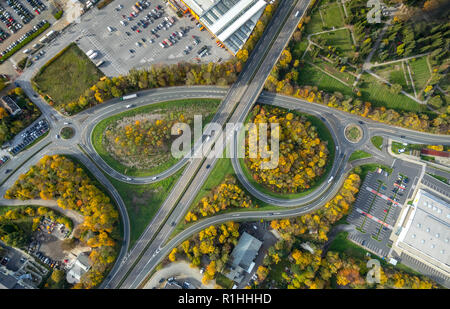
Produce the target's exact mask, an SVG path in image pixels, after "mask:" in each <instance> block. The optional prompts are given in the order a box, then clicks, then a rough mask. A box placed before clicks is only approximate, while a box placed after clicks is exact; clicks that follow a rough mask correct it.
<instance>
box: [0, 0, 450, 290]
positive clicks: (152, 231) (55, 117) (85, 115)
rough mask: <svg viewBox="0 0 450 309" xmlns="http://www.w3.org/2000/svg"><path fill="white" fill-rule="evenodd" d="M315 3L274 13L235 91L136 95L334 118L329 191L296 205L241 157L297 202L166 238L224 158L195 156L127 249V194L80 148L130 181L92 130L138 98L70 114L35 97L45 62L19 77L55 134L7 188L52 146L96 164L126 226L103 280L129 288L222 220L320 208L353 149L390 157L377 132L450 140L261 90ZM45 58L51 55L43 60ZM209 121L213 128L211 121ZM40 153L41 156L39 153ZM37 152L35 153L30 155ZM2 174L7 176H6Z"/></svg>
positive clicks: (223, 111)
mask: <svg viewBox="0 0 450 309" xmlns="http://www.w3.org/2000/svg"><path fill="white" fill-rule="evenodd" d="M286 3H288V4H286ZM308 4H309V1H299V2H298V3H297V4H296V7H295V8H292V5H293V3H292V2H290V1H287V0H285V2H283V3H281V4H280V7H279V9H278V10H277V12H276V13H275V16H274V18H273V19H272V21H271V23H270V24H269V26H268V27H267V29H266V32H265V33H264V35H263V39H262V40H260V41H259V42H258V44H257V46H256V48H255V50H254V52H253V53H252V54H251V56H250V57H249V59H248V61H247V64H246V67H245V68H244V70H243V72H242V73H241V74H240V75H239V78H238V81H237V82H236V83H235V84H234V85H233V86H232V87H231V88H229V90H228V91H227V92H226V91H225V90H224V88H219V87H173V88H161V89H155V90H149V91H145V92H142V93H139V97H138V98H137V99H136V100H135V101H136V104H137V105H145V104H152V103H155V102H160V101H167V100H173V99H176V98H179V97H181V96H182V97H183V98H184V97H186V93H189V95H192V97H204V96H205V95H206V96H207V97H208V96H209V97H223V96H224V95H225V98H224V100H223V101H222V104H221V105H220V107H219V109H218V112H217V114H216V115H215V117H214V119H213V122H217V123H219V124H220V125H222V127H223V126H224V125H225V124H226V123H227V122H232V123H238V122H243V120H244V119H245V117H246V115H247V114H248V112H249V111H250V109H251V108H252V106H253V105H254V103H255V102H256V101H257V99H258V100H259V102H261V103H267V104H276V105H279V106H282V107H287V108H290V109H298V110H300V111H306V112H308V113H312V114H315V115H317V116H319V117H323V120H325V123H326V125H327V126H328V128H329V129H330V131H331V132H332V134H333V138H334V139H335V142H336V144H337V145H338V147H339V148H338V151H337V152H336V156H337V161H336V162H334V165H333V168H332V170H331V172H330V175H335V179H334V181H333V182H332V183H330V184H323V185H322V186H323V187H321V189H322V190H324V192H322V191H321V194H322V195H320V196H317V195H316V192H317V193H319V192H318V191H315V192H314V194H312V195H311V197H309V199H310V201H308V202H307V203H306V201H307V200H302V201H303V202H304V203H306V204H307V205H304V206H302V207H298V205H299V204H297V205H293V204H295V203H293V202H292V201H289V200H288V201H283V200H277V199H273V198H272V197H267V196H264V195H261V193H260V192H258V191H257V190H256V189H255V188H253V187H251V186H249V184H248V183H246V181H245V179H243V178H242V174H241V172H240V171H239V169H238V167H237V166H235V163H233V165H234V166H235V168H236V169H237V171H236V172H237V174H238V176H239V177H240V179H241V181H243V183H244V185H245V186H246V187H247V189H248V190H249V191H250V190H251V192H252V194H255V196H257V197H258V198H261V199H262V200H265V201H266V202H268V203H272V204H277V203H279V204H280V205H284V206H297V207H296V208H289V209H286V210H283V211H279V212H269V211H249V212H239V213H236V214H224V215H219V216H215V217H212V218H208V219H205V220H202V221H200V222H199V223H197V224H195V225H192V226H191V227H189V228H187V229H186V230H184V231H182V232H181V233H180V234H178V235H177V236H176V237H174V238H173V239H171V240H170V241H169V242H168V243H167V244H166V241H167V240H168V238H169V236H170V235H171V233H172V230H173V228H174V226H175V225H174V224H176V223H177V222H178V221H179V220H181V218H182V217H183V215H184V213H185V211H186V209H187V208H188V207H189V205H190V203H191V202H192V200H193V199H194V198H195V196H196V194H197V192H198V190H199V189H200V188H201V186H202V185H203V183H204V181H205V180H206V178H207V177H208V175H209V172H210V171H211V170H212V168H213V167H214V165H215V163H216V162H217V158H206V159H205V158H202V159H192V160H190V161H189V164H188V165H187V166H186V168H185V170H184V172H183V174H182V175H181V177H180V178H179V180H178V182H177V184H176V185H175V187H174V190H172V192H170V193H169V196H168V198H167V199H166V201H165V202H164V204H163V205H162V206H161V207H160V209H159V211H158V212H157V214H156V215H155V217H154V219H153V220H152V222H151V223H150V224H149V225H148V227H147V229H146V230H145V232H144V233H143V234H142V236H141V238H140V239H139V240H138V241H137V242H136V245H135V247H134V248H133V249H132V251H131V252H130V254H128V255H127V254H126V252H127V249H128V243H129V221H128V216H127V214H126V209H125V206H124V205H123V202H121V198H120V196H118V194H116V193H117V192H116V191H115V189H114V187H113V186H112V185H111V184H110V183H109V181H108V180H107V179H106V177H105V176H104V174H103V173H102V172H101V171H100V170H99V169H98V168H97V166H96V165H95V164H94V163H93V162H92V161H90V160H89V159H88V158H87V157H86V156H84V155H83V154H82V153H81V152H80V150H79V149H78V147H77V145H76V144H78V143H80V144H82V145H83V148H84V149H87V152H88V154H89V155H90V156H93V157H94V160H95V162H96V164H98V165H99V166H100V167H101V168H102V169H104V170H106V171H107V173H108V174H110V172H111V176H113V177H117V178H118V179H120V180H122V181H123V180H124V179H123V177H124V175H121V174H120V173H117V172H115V171H110V170H109V169H110V168H109V167H108V166H104V165H103V164H102V161H103V160H99V159H98V157H96V154H95V152H94V151H93V148H91V147H92V145H91V143H90V133H89V132H91V131H92V128H93V126H94V124H95V123H96V122H97V121H99V120H100V119H104V118H106V117H109V116H111V115H113V114H115V113H118V112H121V111H123V110H124V106H125V104H129V103H132V101H129V102H122V103H119V102H118V101H119V100H111V101H110V102H108V103H105V104H102V105H99V106H96V107H94V108H92V109H89V110H87V111H84V112H82V113H79V114H78V115H76V116H74V117H63V116H62V115H60V114H58V113H57V112H56V111H55V110H54V109H52V108H51V107H50V106H49V105H47V104H46V103H45V102H43V101H42V100H41V99H39V98H35V97H34V95H35V93H34V91H33V90H32V89H31V87H30V83H29V80H30V78H31V76H32V75H33V74H34V70H36V69H37V68H38V66H37V65H36V64H35V65H34V66H33V67H32V68H33V70H26V71H25V72H24V73H23V74H22V76H21V77H20V79H19V80H18V83H19V84H20V86H21V87H22V88H24V90H25V92H26V93H27V95H28V96H29V97H30V98H31V99H32V100H33V102H35V103H36V104H37V105H38V106H39V108H40V109H41V110H42V112H43V115H44V117H46V118H47V119H48V120H49V122H50V127H51V132H50V134H49V136H47V137H46V138H45V139H43V140H42V141H41V142H39V143H38V144H37V145H35V146H33V147H31V148H30V149H29V150H26V151H24V152H22V153H21V154H19V155H18V156H17V157H15V158H14V165H15V166H16V167H18V168H19V169H18V170H17V171H16V172H14V174H13V175H12V177H11V178H9V179H8V180H7V181H6V183H5V184H4V185H2V187H1V188H0V190H4V188H7V187H8V186H9V185H11V184H12V182H13V180H15V179H17V176H18V175H19V174H20V173H23V172H26V171H27V170H28V169H29V167H30V166H31V165H32V164H35V163H36V162H37V160H39V159H40V158H41V157H42V155H44V154H46V153H50V152H52V151H53V152H52V153H68V154H72V155H74V156H76V157H77V158H79V159H80V160H81V161H82V162H83V164H85V165H86V166H87V167H88V169H89V170H91V171H93V174H94V176H95V177H97V178H98V179H99V180H100V181H101V182H102V184H103V185H104V186H105V187H106V188H107V190H108V191H109V192H110V194H111V195H112V196H113V198H114V199H116V202H117V204H118V206H119V210H120V212H121V215H122V216H121V217H122V220H123V223H124V229H125V232H124V244H123V247H122V250H121V252H120V254H119V257H118V259H117V262H116V264H115V266H114V269H113V271H112V272H111V274H110V275H109V276H108V278H107V280H105V282H104V284H102V286H101V287H119V286H120V287H121V288H136V287H138V286H139V284H140V283H141V282H142V281H143V280H144V279H145V277H146V276H147V274H148V273H149V271H151V269H152V268H153V267H154V266H155V265H157V263H158V262H159V261H160V260H161V259H162V258H163V257H164V256H165V255H166V254H168V252H169V251H170V250H171V248H172V247H173V246H174V245H176V244H177V243H179V242H181V241H182V240H183V239H185V238H187V237H189V236H190V235H192V234H193V233H196V232H198V231H199V230H201V229H204V228H205V227H207V226H209V225H211V224H217V223H220V222H226V221H229V220H252V219H255V220H260V219H273V218H279V217H290V216H298V215H301V214H304V213H307V212H310V211H313V210H315V209H317V208H318V207H320V206H322V205H323V204H324V203H325V202H326V201H327V200H328V199H329V198H332V197H333V196H334V195H335V194H336V192H337V190H338V189H339V187H340V185H341V183H342V182H343V180H344V178H345V177H344V176H345V174H346V173H347V172H348V171H349V170H350V169H351V168H352V167H353V166H354V165H355V163H354V162H352V164H346V162H347V159H348V157H349V155H350V154H351V152H352V150H353V149H359V148H360V147H365V148H367V149H368V150H369V152H371V153H372V154H374V157H373V158H370V159H368V160H358V161H359V162H384V161H383V160H384V159H385V158H386V156H387V154H386V153H385V152H382V151H379V150H378V149H376V148H375V147H374V146H373V145H371V143H370V138H371V137H372V136H376V135H381V136H385V137H388V136H389V137H393V138H395V139H400V140H405V141H409V142H418V143H431V144H433V143H434V144H446V145H448V144H450V138H449V137H448V136H442V135H432V134H427V133H423V132H417V131H412V130H407V129H403V128H398V127H391V126H388V125H385V124H382V123H377V122H374V121H371V120H368V119H366V118H362V117H359V116H355V115H352V114H348V113H345V112H341V111H338V110H336V109H331V108H329V107H327V106H324V105H319V104H313V103H308V102H305V101H302V100H299V99H296V98H293V97H286V96H281V95H275V94H269V93H263V94H262V95H261V96H260V94H261V91H262V87H263V85H264V81H265V79H266V77H267V75H268V74H269V73H270V70H271V69H272V67H273V65H274V64H275V63H276V61H277V59H278V57H279V55H280V54H281V51H282V50H283V49H284V47H285V45H286V44H287V42H288V41H289V38H290V36H291V34H292V32H293V31H294V29H295V28H296V25H297V23H298V21H299V20H300V18H301V16H299V17H294V14H295V12H296V11H297V10H299V11H301V12H303V11H304V10H305V8H306V7H307V5H308ZM283 17H288V19H287V21H286V24H285V25H284V27H285V28H283V29H282V30H281V31H279V29H281V27H282V26H283V22H284V21H285V18H283ZM71 37H74V35H73V34H72V33H70V31H69V32H68V34H67V35H66V36H63V38H62V42H60V40H58V42H57V43H54V44H55V45H54V46H53V47H51V48H50V49H49V50H48V51H47V54H46V56H45V57H47V58H50V57H52V56H54V54H56V52H57V51H59V50H60V48H61V47H63V46H65V45H64V40H68V41H70V38H71ZM274 40H275V42H274ZM271 42H274V44H270V43H271ZM58 46H59V47H58ZM47 60H48V59H47ZM45 62H46V60H43V61H42V64H43V63H45ZM205 93H207V94H205ZM63 121H64V122H65V121H70V122H71V126H73V127H74V128H75V131H76V135H75V137H74V138H73V139H71V140H60V139H56V138H55V137H54V136H55V134H56V132H58V130H59V128H61V127H62V126H63V124H62V122H63ZM357 121H362V122H363V124H361V127H362V129H363V132H364V137H363V139H362V140H361V141H360V142H359V143H357V144H351V143H348V142H346V140H345V137H343V134H344V132H343V128H344V127H345V126H346V125H347V124H348V123H355V122H357ZM206 128H208V126H207V127H206ZM218 139H219V137H218V136H213V138H212V139H211V140H210V141H209V142H207V143H206V145H207V146H212V145H213V144H215V143H216V142H217V141H218ZM48 142H52V144H51V148H48V149H47V148H45V149H44V150H41V151H40V152H38V153H37V154H35V152H36V151H37V150H38V149H39V148H40V147H42V145H45V144H46V143H48ZM33 154H35V155H34V156H32V155H33ZM97 156H98V155H97ZM30 157H31V159H30V160H28V159H29V158H30ZM27 160H28V161H27ZM183 160H184V159H182V160H181V161H180V162H182V163H179V165H177V166H176V168H180V167H181V166H183V164H186V163H188V161H187V160H185V161H183ZM391 161H392V159H391ZM103 163H104V162H103ZM176 168H173V169H171V170H170V171H169V172H167V171H166V172H164V173H163V174H162V175H161V177H167V175H169V174H171V173H172V174H173V172H174V171H176ZM1 176H2V177H3V176H4V175H1ZM121 177H122V178H121ZM149 181H150V182H151V181H152V179H151V177H150V179H149V178H148V177H147V178H142V179H141V178H138V177H135V178H134V179H132V181H131V183H136V184H139V183H147V182H149ZM114 192H115V193H114ZM302 201H301V203H302ZM297 202H299V201H297ZM175 206H176V207H175ZM166 219H167V220H166ZM122 279H125V280H122Z"/></svg>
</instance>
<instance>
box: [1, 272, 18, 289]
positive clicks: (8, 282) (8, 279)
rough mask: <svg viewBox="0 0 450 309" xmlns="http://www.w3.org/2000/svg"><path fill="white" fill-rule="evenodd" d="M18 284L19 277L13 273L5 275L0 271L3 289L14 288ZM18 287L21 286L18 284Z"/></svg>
mask: <svg viewBox="0 0 450 309" xmlns="http://www.w3.org/2000/svg"><path fill="white" fill-rule="evenodd" d="M16 285H17V279H16V278H14V277H13V276H11V275H5V274H3V273H1V272H0V290H1V289H13V288H15V286H16ZM18 288H20V287H19V286H18Z"/></svg>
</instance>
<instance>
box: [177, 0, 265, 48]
mask: <svg viewBox="0 0 450 309" xmlns="http://www.w3.org/2000/svg"><path fill="white" fill-rule="evenodd" d="M183 2H184V3H185V4H186V5H187V6H188V7H189V8H190V9H191V10H192V11H193V12H194V13H195V14H197V15H198V16H199V18H200V22H201V23H202V24H203V25H205V26H206V28H208V30H209V31H210V32H211V33H213V34H214V35H215V36H216V37H217V38H218V39H219V40H220V41H222V42H223V43H224V44H225V45H226V47H227V48H228V49H229V50H230V51H232V52H233V53H237V52H238V51H239V49H241V48H242V46H243V45H244V43H245V42H246V41H247V40H248V38H249V37H250V34H251V33H252V31H253V29H254V28H255V26H256V23H257V22H258V20H259V18H260V17H261V15H262V13H263V11H264V8H265V7H266V5H267V2H266V1H265V0H183Z"/></svg>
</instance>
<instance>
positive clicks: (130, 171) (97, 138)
mask: <svg viewBox="0 0 450 309" xmlns="http://www.w3.org/2000/svg"><path fill="white" fill-rule="evenodd" d="M219 104H220V100H217V99H186V100H175V101H167V102H162V103H158V104H151V105H146V106H142V107H138V108H134V109H132V110H128V111H125V112H123V113H120V114H117V115H114V116H111V117H109V118H106V119H103V120H102V121H100V122H99V123H98V124H97V125H96V126H95V128H94V130H93V131H92V136H91V140H92V145H93V146H94V149H95V151H96V152H97V153H98V154H99V155H100V157H102V159H103V160H104V161H105V162H106V163H107V164H108V165H109V166H110V167H112V168H113V169H115V170H116V171H118V172H120V173H123V174H126V175H129V176H138V177H144V176H149V175H154V174H158V173H160V172H163V171H165V170H166V169H168V168H169V167H171V166H172V165H174V164H175V163H176V162H177V161H178V160H179V159H177V158H174V157H172V156H170V159H169V160H167V161H166V162H164V163H163V164H161V165H158V166H156V167H154V168H150V169H138V168H130V167H127V166H125V165H123V164H122V163H120V162H119V161H117V160H116V159H115V158H114V157H113V156H112V155H111V154H110V153H109V152H108V151H107V149H106V148H105V147H104V143H103V132H104V131H105V130H106V128H107V127H108V126H109V125H110V124H112V123H115V122H116V121H118V120H120V119H122V118H124V117H132V116H135V115H138V114H145V113H152V112H154V111H155V110H158V113H161V112H166V113H170V110H171V109H174V108H186V109H188V108H193V107H195V106H199V105H205V106H211V114H210V115H208V117H205V119H203V125H206V124H207V123H208V122H209V121H211V119H212V118H213V116H214V115H213V111H215V110H216V109H217V107H218V106H219ZM204 116H206V115H204Z"/></svg>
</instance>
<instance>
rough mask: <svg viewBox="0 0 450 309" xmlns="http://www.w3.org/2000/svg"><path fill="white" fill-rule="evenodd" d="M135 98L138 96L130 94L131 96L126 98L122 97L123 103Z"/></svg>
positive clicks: (125, 96)
mask: <svg viewBox="0 0 450 309" xmlns="http://www.w3.org/2000/svg"><path fill="white" fill-rule="evenodd" d="M134 98H137V94H136V93H134V94H129V95H124V96H123V97H122V101H125V100H129V99H134Z"/></svg>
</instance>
